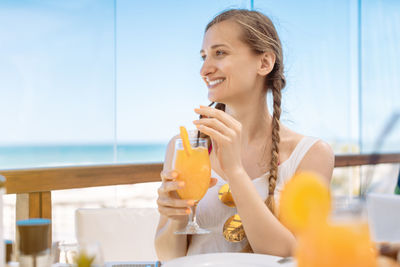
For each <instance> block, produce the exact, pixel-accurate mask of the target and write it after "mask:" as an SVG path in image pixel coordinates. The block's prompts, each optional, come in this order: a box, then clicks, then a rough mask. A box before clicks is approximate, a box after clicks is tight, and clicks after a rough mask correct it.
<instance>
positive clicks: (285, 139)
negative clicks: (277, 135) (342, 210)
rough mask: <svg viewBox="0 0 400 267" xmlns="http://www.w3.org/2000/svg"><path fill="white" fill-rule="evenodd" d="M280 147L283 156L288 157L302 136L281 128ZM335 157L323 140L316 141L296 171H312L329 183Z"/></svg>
mask: <svg viewBox="0 0 400 267" xmlns="http://www.w3.org/2000/svg"><path fill="white" fill-rule="evenodd" d="M281 135H282V145H283V149H284V151H286V152H285V154H288V155H290V154H291V153H292V152H293V150H294V149H295V147H296V146H297V144H298V143H299V142H300V141H301V139H303V138H304V135H302V134H299V133H296V132H294V131H292V130H290V129H289V128H287V127H285V126H283V127H282V134H281ZM334 164H335V156H334V154H333V150H332V148H331V146H330V145H329V144H328V143H326V142H325V141H323V140H318V141H317V142H316V143H315V144H314V145H312V146H311V148H310V149H309V150H308V152H307V153H306V155H305V156H304V158H303V159H302V161H301V162H300V164H299V166H298V168H297V170H296V171H297V172H298V171H313V172H316V173H318V174H320V175H321V176H323V177H325V179H326V181H327V182H328V183H329V182H330V180H331V178H332V172H333V167H334Z"/></svg>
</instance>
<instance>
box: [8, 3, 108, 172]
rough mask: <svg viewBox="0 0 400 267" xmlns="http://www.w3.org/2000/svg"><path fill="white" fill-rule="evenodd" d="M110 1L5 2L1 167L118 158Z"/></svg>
mask: <svg viewBox="0 0 400 267" xmlns="http://www.w3.org/2000/svg"><path fill="white" fill-rule="evenodd" d="M113 23H114V9H113V2H112V1H95V0H89V1H80V0H73V1H23V2H21V1H17V2H16V1H1V3H0V24H1V25H3V26H5V25H8V26H7V27H1V29H0V48H1V51H2V53H1V55H0V88H1V89H0V90H1V92H0V94H1V97H0V114H2V116H1V117H0V125H2V126H3V127H2V130H1V131H0V169H5V168H22V167H23V168H25V167H39V166H55V165H76V164H90V163H105V162H112V161H113V149H112V142H113V141H114V117H115V116H114V115H115V114H114V76H113V70H114V27H113V25H114V24H113Z"/></svg>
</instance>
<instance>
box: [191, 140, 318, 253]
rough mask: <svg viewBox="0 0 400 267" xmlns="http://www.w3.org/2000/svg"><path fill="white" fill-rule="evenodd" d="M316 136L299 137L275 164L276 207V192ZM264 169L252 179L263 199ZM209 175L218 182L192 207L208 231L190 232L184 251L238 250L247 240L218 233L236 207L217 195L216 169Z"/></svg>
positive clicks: (275, 193) (266, 181)
mask: <svg viewBox="0 0 400 267" xmlns="http://www.w3.org/2000/svg"><path fill="white" fill-rule="evenodd" d="M317 141H318V139H316V138H314V137H307V136H306V137H303V138H302V139H301V140H300V142H299V143H298V144H297V146H296V147H295V149H294V150H293V152H292V154H291V155H290V156H289V158H288V159H287V160H286V161H284V162H283V163H282V164H280V165H279V166H278V179H277V183H276V187H275V191H274V198H275V201H276V207H277V208H279V207H278V203H279V196H280V192H281V191H282V189H283V186H284V185H285V183H287V181H289V179H290V178H292V176H293V175H294V174H295V172H296V170H297V167H298V165H299V164H300V162H301V160H302V159H303V157H304V155H305V154H306V153H307V152H308V150H309V149H310V148H311V146H312V145H313V144H315V142H317ZM267 174H268V172H267V173H265V174H263V175H262V176H260V177H258V178H255V179H253V180H252V182H253V184H254V185H255V187H256V189H257V191H258V194H259V195H260V196H261V198H262V199H263V200H266V199H267V192H268V179H267ZM211 177H214V178H217V179H218V182H217V184H216V185H215V186H213V187H212V188H210V189H209V190H208V191H207V193H206V195H205V196H204V197H203V199H202V200H201V201H200V202H199V204H198V206H197V210H196V215H197V222H198V224H199V225H200V227H202V228H205V229H208V230H211V233H210V234H205V235H192V240H191V243H190V245H189V248H188V252H187V255H195V254H204V253H217V252H240V251H242V249H243V248H244V246H245V245H246V244H247V240H246V239H244V240H242V241H241V242H238V243H232V242H228V241H226V240H225V238H224V236H223V235H222V228H223V225H224V223H225V221H226V220H227V219H228V218H229V217H231V216H232V215H234V214H236V213H237V210H236V208H231V207H228V206H226V205H225V204H223V203H222V202H221V201H220V200H219V198H218V190H219V189H220V187H221V186H222V185H224V184H226V181H225V180H223V179H222V178H221V177H220V176H219V175H218V174H217V173H216V172H214V171H213V170H211Z"/></svg>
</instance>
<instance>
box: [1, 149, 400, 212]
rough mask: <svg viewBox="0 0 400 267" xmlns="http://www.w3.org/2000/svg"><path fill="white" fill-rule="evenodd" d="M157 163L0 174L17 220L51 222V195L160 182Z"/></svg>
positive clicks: (364, 161)
mask: <svg viewBox="0 0 400 267" xmlns="http://www.w3.org/2000/svg"><path fill="white" fill-rule="evenodd" d="M383 163H400V153H394V154H365V155H337V156H335V167H349V166H360V165H371V164H383ZM161 170H162V164H161V163H155V164H126V165H115V164H114V165H100V166H74V167H59V168H37V169H20V170H5V171H0V174H1V175H3V176H5V177H6V193H7V194H17V205H16V209H17V212H16V213H17V219H26V218H49V219H51V191H54V190H63V189H74V188H86V187H94V186H108V185H123V184H135V183H145V182H157V181H160V172H161Z"/></svg>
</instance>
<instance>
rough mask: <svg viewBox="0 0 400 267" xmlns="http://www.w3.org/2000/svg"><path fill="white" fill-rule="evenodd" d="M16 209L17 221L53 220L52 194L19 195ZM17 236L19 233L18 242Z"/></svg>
mask: <svg viewBox="0 0 400 267" xmlns="http://www.w3.org/2000/svg"><path fill="white" fill-rule="evenodd" d="M15 209H16V212H15V214H16V220H17V221H18V220H26V219H29V218H45V219H50V220H51V192H50V191H48V192H33V193H28V194H17V200H16V206H15ZM17 234H18V233H17V231H15V240H18V236H17ZM50 242H51V228H50Z"/></svg>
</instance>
